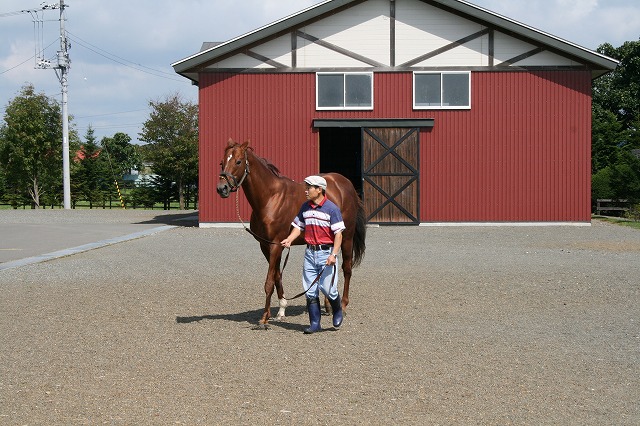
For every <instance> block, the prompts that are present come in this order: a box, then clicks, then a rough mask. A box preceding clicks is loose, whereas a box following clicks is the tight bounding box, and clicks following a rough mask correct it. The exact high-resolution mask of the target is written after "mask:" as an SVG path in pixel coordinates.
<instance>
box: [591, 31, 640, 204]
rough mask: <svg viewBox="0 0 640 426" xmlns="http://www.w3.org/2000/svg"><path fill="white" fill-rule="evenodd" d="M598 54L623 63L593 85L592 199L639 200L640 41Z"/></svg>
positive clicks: (606, 46)
mask: <svg viewBox="0 0 640 426" xmlns="http://www.w3.org/2000/svg"><path fill="white" fill-rule="evenodd" d="M598 52H599V53H602V54H605V55H607V56H609V57H612V58H614V59H617V60H619V61H620V65H619V66H618V67H617V68H616V69H615V70H614V71H613V72H611V73H609V74H607V75H604V76H602V77H600V78H599V79H597V80H595V81H594V83H593V108H592V110H593V119H592V163H591V164H592V173H593V176H592V196H593V197H594V198H616V199H627V200H629V201H630V202H637V200H638V199H640V198H639V197H640V184H639V179H640V167H639V165H640V160H638V158H637V157H636V156H634V155H633V152H634V150H637V149H638V148H640V40H639V41H627V42H625V43H624V44H623V45H622V46H620V47H618V48H614V47H613V46H612V45H611V44H609V43H605V44H603V45H601V46H600V47H599V48H598Z"/></svg>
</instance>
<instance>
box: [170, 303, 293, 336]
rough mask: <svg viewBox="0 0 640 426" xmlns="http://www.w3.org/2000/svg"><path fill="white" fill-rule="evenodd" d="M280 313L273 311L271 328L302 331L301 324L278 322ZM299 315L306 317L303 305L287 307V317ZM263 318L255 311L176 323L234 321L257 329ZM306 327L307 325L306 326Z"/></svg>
mask: <svg viewBox="0 0 640 426" xmlns="http://www.w3.org/2000/svg"><path fill="white" fill-rule="evenodd" d="M277 313H278V308H272V309H271V320H270V321H269V326H270V327H279V328H283V329H286V330H295V331H300V330H301V329H302V327H303V326H302V325H300V324H292V323H290V322H288V321H287V320H286V319H285V320H284V321H276V320H275V319H274V318H275V316H276V315H277ZM299 315H305V316H306V307H305V306H303V305H294V306H289V307H287V317H289V318H291V317H296V316H299ZM261 316H262V309H254V310H251V311H246V312H238V313H232V314H211V315H197V316H189V317H176V323H178V324H190V323H193V322H200V321H216V320H222V321H232V322H237V323H246V324H247V325H250V326H252V327H255V326H256V325H257V324H258V320H259V319H260V317H261ZM305 326H306V325H305Z"/></svg>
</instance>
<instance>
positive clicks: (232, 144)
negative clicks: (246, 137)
mask: <svg viewBox="0 0 640 426" xmlns="http://www.w3.org/2000/svg"><path fill="white" fill-rule="evenodd" d="M235 144H236V143H235V142H234V141H233V139H231V138H229V143H228V144H227V148H231V147H232V146H234V145H235Z"/></svg>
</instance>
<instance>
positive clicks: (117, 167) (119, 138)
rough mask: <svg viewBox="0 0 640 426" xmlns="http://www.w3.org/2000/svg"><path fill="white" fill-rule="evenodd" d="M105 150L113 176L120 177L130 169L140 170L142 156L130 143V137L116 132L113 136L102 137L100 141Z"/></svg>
mask: <svg viewBox="0 0 640 426" xmlns="http://www.w3.org/2000/svg"><path fill="white" fill-rule="evenodd" d="M100 144H101V145H102V148H103V149H104V150H105V151H106V152H105V154H106V155H107V156H108V161H109V163H110V167H111V168H112V169H113V174H114V175H115V178H122V176H123V175H124V174H127V173H130V172H131V170H132V169H136V170H142V158H141V156H140V153H139V152H138V150H137V149H136V146H135V145H132V144H131V137H130V136H129V135H127V134H126V133H121V132H118V133H116V134H115V135H113V137H111V138H109V137H106V136H105V137H104V138H102V141H101V143H100Z"/></svg>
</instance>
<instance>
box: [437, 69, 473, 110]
mask: <svg viewBox="0 0 640 426" xmlns="http://www.w3.org/2000/svg"><path fill="white" fill-rule="evenodd" d="M442 84H443V86H444V90H443V91H442V97H443V102H442V105H443V106H469V74H443V75H442Z"/></svg>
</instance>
